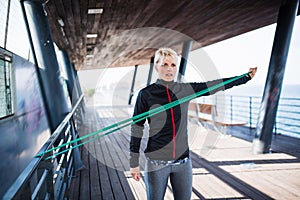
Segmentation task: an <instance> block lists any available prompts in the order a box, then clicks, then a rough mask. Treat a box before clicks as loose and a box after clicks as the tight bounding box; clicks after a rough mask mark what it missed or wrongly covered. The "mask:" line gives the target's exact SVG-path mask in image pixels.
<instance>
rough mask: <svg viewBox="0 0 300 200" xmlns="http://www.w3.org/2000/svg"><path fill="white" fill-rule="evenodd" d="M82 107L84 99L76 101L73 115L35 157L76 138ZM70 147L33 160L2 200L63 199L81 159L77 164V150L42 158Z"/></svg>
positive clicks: (68, 146) (65, 147)
mask: <svg viewBox="0 0 300 200" xmlns="http://www.w3.org/2000/svg"><path fill="white" fill-rule="evenodd" d="M82 106H83V95H82V96H81V97H80V98H79V100H78V101H77V103H76V105H75V106H74V108H73V110H72V112H70V113H69V114H68V115H67V116H66V117H65V119H64V120H63V121H62V122H61V124H60V125H59V126H58V127H57V129H56V130H55V131H54V133H53V134H52V135H51V137H50V138H49V139H48V140H47V142H46V143H45V144H44V145H43V146H42V148H41V149H40V151H39V152H38V154H41V153H43V152H45V151H47V150H48V149H51V148H53V147H58V146H59V145H61V144H63V143H66V142H68V141H71V140H73V139H75V138H77V135H78V134H77V130H78V128H79V126H80V124H81V123H82V119H83V108H82ZM72 145H74V144H72ZM70 146H71V144H69V145H67V146H64V147H61V148H58V149H56V150H54V151H51V152H49V153H46V154H42V155H41V156H40V157H34V158H33V159H32V160H31V162H30V163H29V165H28V166H27V167H26V168H25V170H23V171H22V173H21V174H20V175H19V176H18V178H17V180H16V181H15V182H14V183H13V184H12V185H11V187H10V188H9V189H8V190H7V191H6V193H5V195H4V197H3V199H64V198H66V197H67V195H68V188H69V186H70V183H71V179H72V176H73V173H74V171H75V160H76V165H77V166H78V164H79V165H80V164H82V163H81V160H80V157H79V160H78V156H79V152H78V149H73V150H70V151H68V152H67V153H65V154H62V155H60V156H57V157H55V158H51V159H45V158H48V157H49V156H51V155H53V154H55V153H58V152H60V151H63V150H65V149H67V148H70ZM76 151H77V152H76ZM77 166H76V167H77Z"/></svg>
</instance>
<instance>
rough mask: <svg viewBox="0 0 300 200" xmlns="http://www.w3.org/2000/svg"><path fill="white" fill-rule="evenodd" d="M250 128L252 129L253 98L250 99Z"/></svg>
mask: <svg viewBox="0 0 300 200" xmlns="http://www.w3.org/2000/svg"><path fill="white" fill-rule="evenodd" d="M249 124H250V126H249V128H250V129H251V128H252V97H251V96H250V97H249Z"/></svg>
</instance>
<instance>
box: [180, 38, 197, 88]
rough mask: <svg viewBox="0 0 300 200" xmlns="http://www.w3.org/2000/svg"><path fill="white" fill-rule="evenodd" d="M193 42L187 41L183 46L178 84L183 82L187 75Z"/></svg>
mask: <svg viewBox="0 0 300 200" xmlns="http://www.w3.org/2000/svg"><path fill="white" fill-rule="evenodd" d="M192 44H193V42H192V41H191V40H188V41H185V42H184V43H183V46H182V53H181V60H180V65H179V73H178V77H177V81H178V82H182V81H183V77H184V74H185V69H186V64H187V61H188V57H189V53H190V51H191V48H192Z"/></svg>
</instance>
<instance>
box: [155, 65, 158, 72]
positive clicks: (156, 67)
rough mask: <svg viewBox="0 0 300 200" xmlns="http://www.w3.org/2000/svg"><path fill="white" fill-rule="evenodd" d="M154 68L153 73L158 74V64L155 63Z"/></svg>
mask: <svg viewBox="0 0 300 200" xmlns="http://www.w3.org/2000/svg"><path fill="white" fill-rule="evenodd" d="M154 68H155V71H156V72H158V64H157V63H155V65H154Z"/></svg>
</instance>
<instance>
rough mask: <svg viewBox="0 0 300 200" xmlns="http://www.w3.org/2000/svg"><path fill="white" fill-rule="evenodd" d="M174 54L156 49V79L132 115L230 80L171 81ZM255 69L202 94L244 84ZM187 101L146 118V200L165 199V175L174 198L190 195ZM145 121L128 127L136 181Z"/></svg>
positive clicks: (175, 57) (144, 92) (171, 51)
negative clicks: (129, 128) (147, 132)
mask: <svg viewBox="0 0 300 200" xmlns="http://www.w3.org/2000/svg"><path fill="white" fill-rule="evenodd" d="M177 57H178V56H177V54H176V52H175V51H174V50H172V49H169V48H160V49H158V50H157V51H156V53H155V58H154V63H155V70H156V71H157V73H158V77H159V79H158V80H157V81H156V82H155V83H153V84H151V85H149V86H147V87H145V88H144V89H142V90H141V91H140V92H139V95H138V97H137V100H136V104H135V109H134V114H133V116H136V115H139V114H141V113H144V112H147V111H149V110H150V109H153V108H156V107H159V106H161V105H164V104H167V103H170V102H173V101H176V100H178V99H181V98H183V97H185V96H188V95H191V94H193V93H196V92H199V91H202V90H204V89H206V88H208V87H211V86H213V85H216V84H218V83H221V82H224V81H226V80H228V79H229V78H227V79H218V80H214V81H208V82H206V83H177V82H174V78H175V76H176V73H177V66H178V59H177ZM256 71H257V67H255V68H250V70H249V72H250V73H249V75H247V76H244V77H242V78H240V79H238V80H236V81H233V82H231V83H229V84H227V85H225V86H224V87H221V88H219V89H215V90H213V91H210V92H209V93H208V92H207V93H206V94H204V95H210V94H213V93H216V92H218V91H220V90H225V89H229V88H231V87H233V86H237V85H241V84H244V83H246V82H248V81H249V80H251V78H252V77H253V76H254V75H255V73H256ZM188 103H189V102H185V103H182V104H180V105H178V106H175V107H173V108H171V109H169V110H166V111H164V112H161V113H159V114H157V115H154V116H152V117H149V118H147V121H148V124H149V138H148V142H147V147H146V150H145V155H146V159H147V161H146V167H145V183H146V191H147V199H149V200H150V199H153V200H160V199H163V198H164V195H165V191H166V187H167V184H168V178H170V182H171V185H172V189H173V194H174V199H178V200H184V199H187V200H188V199H190V198H191V194H192V164H191V159H190V156H189V147H188V136H187V113H188ZM145 122H146V120H145V119H144V120H142V121H139V122H137V123H135V124H133V125H132V126H131V141H130V172H131V175H132V177H133V178H134V179H135V180H136V181H139V180H140V168H139V151H140V143H141V138H142V136H143V129H144V123H145Z"/></svg>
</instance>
